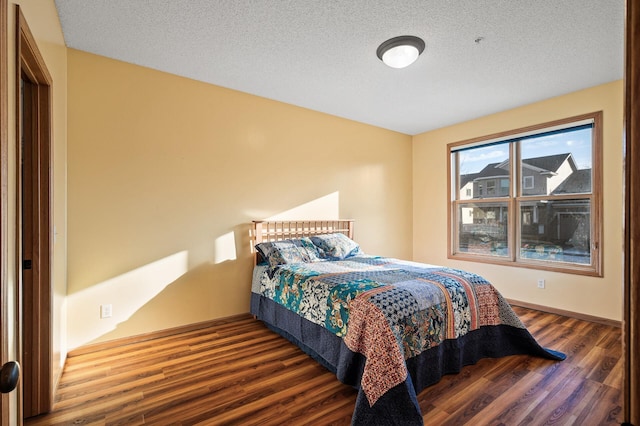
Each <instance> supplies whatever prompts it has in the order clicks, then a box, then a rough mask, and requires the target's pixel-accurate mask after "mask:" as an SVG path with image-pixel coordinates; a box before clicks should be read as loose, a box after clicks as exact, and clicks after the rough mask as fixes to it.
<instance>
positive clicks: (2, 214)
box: [0, 0, 15, 426]
mask: <svg viewBox="0 0 640 426" xmlns="http://www.w3.org/2000/svg"><path fill="white" fill-rule="evenodd" d="M8 35H9V30H8V5H7V0H0V253H1V254H0V311H1V312H0V334H1V335H2V338H0V341H1V342H0V365H4V363H5V362H8V361H11V360H10V359H9V337H8V336H9V327H10V324H14V322H15V321H13V319H12V318H10V317H9V312H8V309H7V307H8V306H9V300H8V297H9V294H8V286H9V284H8V276H9V273H8V270H7V267H8V265H9V256H8V248H9V245H8V243H9V232H8V231H9V227H8V223H9V219H8V218H9V215H8V210H9V191H8V181H9V179H8V176H9V172H8V170H9V160H8V156H9V135H8V131H9V114H8V109H9V80H8V72H9V63H8V56H9V55H8V48H7V47H8V41H7V38H8ZM0 398H1V401H0V425H1V426H6V425H8V424H9V423H10V420H11V416H10V408H11V407H10V403H9V395H7V394H0Z"/></svg>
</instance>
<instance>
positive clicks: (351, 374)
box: [251, 254, 564, 424]
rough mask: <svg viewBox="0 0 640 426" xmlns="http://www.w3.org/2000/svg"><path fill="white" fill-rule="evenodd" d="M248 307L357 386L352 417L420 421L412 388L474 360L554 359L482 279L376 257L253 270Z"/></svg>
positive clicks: (360, 420) (417, 388)
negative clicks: (518, 356)
mask: <svg viewBox="0 0 640 426" xmlns="http://www.w3.org/2000/svg"><path fill="white" fill-rule="evenodd" d="M251 311H252V313H253V314H254V315H256V316H257V318H258V319H262V320H264V321H265V322H267V323H268V324H269V325H270V326H272V328H273V329H274V330H276V331H278V332H280V333H281V334H283V335H284V336H285V337H287V338H289V339H290V340H292V341H294V343H296V344H298V345H300V346H301V347H302V348H303V349H304V350H305V351H307V353H310V354H311V355H312V356H314V358H316V359H318V360H319V361H320V362H321V363H323V364H324V365H325V366H326V367H327V368H329V369H331V370H332V371H334V372H336V374H338V378H340V379H341V380H342V381H343V382H345V383H348V384H352V385H354V386H356V387H357V388H358V389H359V397H358V402H357V404H356V409H355V411H354V416H353V423H354V424H356V423H357V424H368V423H369V424H370V422H371V421H372V420H375V421H376V424H380V421H381V420H383V419H384V418H385V416H387V417H388V418H387V420H385V421H383V422H382V424H422V416H421V414H420V408H419V406H418V403H417V397H416V395H417V393H418V392H419V391H420V390H421V389H422V388H424V387H426V386H428V385H429V384H432V383H434V382H435V381H437V380H438V379H439V378H440V377H441V376H442V375H443V374H448V373H451V372H457V371H459V370H460V368H461V367H462V366H463V365H467V364H470V363H475V362H476V361H477V360H478V359H480V358H483V357H495V356H505V355H511V354H515V353H529V354H532V355H538V356H544V357H547V358H551V359H558V360H559V359H564V355H563V354H561V353H558V352H554V351H550V350H546V349H544V348H541V347H540V346H539V345H538V344H537V343H536V342H535V340H534V339H533V338H532V337H531V335H530V334H529V333H528V331H527V330H526V328H525V326H524V325H523V323H522V322H521V321H520V320H519V318H518V317H517V316H516V315H515V313H514V312H513V310H512V309H511V307H510V306H509V304H508V303H507V302H506V301H505V300H504V298H503V297H502V296H501V295H500V293H499V292H498V291H497V290H496V289H495V288H494V287H493V286H492V285H491V284H490V283H489V282H487V281H486V280H485V279H483V278H482V277H480V276H478V275H476V274H473V273H470V272H465V271H462V270H457V269H451V268H445V267H436V266H431V265H425V264H419V263H414V262H407V261H400V260H397V259H390V258H383V257H379V256H369V255H364V254H360V255H357V256H353V257H349V258H347V259H344V260H336V261H319V262H308V263H291V264H281V265H276V266H269V267H263V268H262V269H259V270H258V272H257V273H254V284H253V294H252V303H251ZM296 317H299V318H300V319H296ZM319 329H323V330H322V331H319ZM308 336H315V337H313V338H309V337H308ZM327 342H331V344H328V343H327ZM328 347H329V349H327V348H328ZM331 351H334V353H331ZM336 354H339V355H336ZM447 357H453V358H454V359H455V362H452V360H450V359H447ZM427 360H430V361H429V362H427ZM429 363H435V364H434V365H431V366H430V365H429ZM429 369H430V370H431V371H429ZM423 370H427V371H423ZM399 407H403V408H401V409H400V411H399ZM380 416H382V417H380Z"/></svg>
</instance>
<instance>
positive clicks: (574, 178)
mask: <svg viewBox="0 0 640 426" xmlns="http://www.w3.org/2000/svg"><path fill="white" fill-rule="evenodd" d="M591 191H592V189H591V169H580V170H576V171H575V172H573V173H571V174H570V175H569V177H567V178H566V179H565V180H564V182H562V183H561V184H560V185H558V187H557V188H556V189H555V190H554V191H553V193H552V194H553V195H559V194H581V193H585V192H591Z"/></svg>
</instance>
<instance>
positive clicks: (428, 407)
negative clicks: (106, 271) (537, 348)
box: [25, 307, 623, 426]
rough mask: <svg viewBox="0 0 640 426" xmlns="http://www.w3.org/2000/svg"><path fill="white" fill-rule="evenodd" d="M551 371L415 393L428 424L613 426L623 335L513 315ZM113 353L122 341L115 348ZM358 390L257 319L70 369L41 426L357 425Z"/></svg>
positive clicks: (552, 317)
mask: <svg viewBox="0 0 640 426" xmlns="http://www.w3.org/2000/svg"><path fill="white" fill-rule="evenodd" d="M514 310H515V311H516V313H517V314H518V315H519V316H520V318H521V319H522V321H523V323H524V324H525V325H527V327H528V329H529V330H530V331H531V333H532V334H533V335H534V337H536V339H537V340H538V341H539V342H540V343H541V344H542V345H543V346H545V347H550V348H552V349H556V350H560V351H563V352H565V353H566V354H567V359H566V360H565V361H562V362H555V361H551V360H547V359H543V358H537V357H529V356H524V355H516V356H511V357H504V358H499V359H483V360H480V361H479V362H478V363H477V364H475V365H471V366H467V367H464V368H463V370H462V371H461V372H460V373H459V374H455V375H448V376H445V377H443V378H442V379H441V380H440V381H439V382H438V383H436V384H434V385H432V386H430V387H428V388H426V389H424V390H423V391H422V392H421V393H420V394H419V395H418V402H419V404H420V408H421V410H422V413H423V419H424V422H425V425H427V426H429V425H438V426H440V425H456V426H458V425H473V426H476V425H477V426H483V425H505V426H511V425H527V424H529V425H538V424H553V425H573V424H575V425H613V424H616V421H617V419H618V417H619V415H620V411H621V405H620V389H621V383H622V369H623V360H622V358H621V353H622V351H621V336H620V334H621V332H620V329H619V328H616V327H613V326H607V325H602V324H596V323H591V322H588V321H583V320H578V319H575V318H568V317H563V316H560V315H556V314H547V313H544V312H540V311H536V310H532V309H528V308H520V307H515V308H514ZM114 343H117V342H114ZM356 396H357V392H356V390H355V389H353V388H352V387H350V386H346V385H344V384H342V383H340V382H339V381H338V380H337V379H336V377H335V375H334V374H333V373H331V372H329V371H328V370H326V369H325V368H324V367H322V366H320V365H319V364H318V363H317V362H315V361H314V360H313V359H312V358H311V357H309V356H308V355H306V354H305V353H304V352H302V351H301V350H300V349H299V348H297V347H296V346H294V345H292V344H291V343H289V342H288V341H286V340H285V339H284V338H282V337H280V336H278V335H277V334H275V333H273V332H272V331H270V330H269V329H267V328H266V327H265V326H264V325H263V324H262V323H260V322H259V321H256V320H254V319H253V318H252V317H251V316H249V315H246V316H240V317H236V318H235V319H234V321H230V320H221V321H220V322H219V323H214V324H211V325H210V326H209V325H208V326H207V327H203V328H198V329H196V330H189V331H187V332H185V333H180V334H173V335H163V336H161V337H158V338H155V339H153V340H149V339H147V340H143V341H140V342H135V341H132V340H131V339H128V340H127V341H126V344H123V345H117V344H113V345H112V346H110V345H106V344H100V345H99V347H98V349H97V350H96V351H94V352H91V351H89V350H78V351H77V352H75V353H74V354H72V356H70V357H69V358H68V359H67V363H66V365H65V369H64V372H63V374H62V377H61V379H60V382H59V386H58V389H57V390H56V397H55V398H56V399H55V403H54V409H53V411H52V412H51V413H49V414H46V415H43V416H39V417H36V418H32V419H27V420H26V421H25V425H26V426H40V425H70V424H85V425H119V424H121V425H149V424H154V425H156V424H159V425H165V424H185V425H194V424H200V425H216V426H218V425H243V426H254V425H255V426H258V425H260V426H270V425H273V426H276V425H282V424H290V425H314V426H315V425H322V426H324V425H336V426H342V425H349V424H350V421H351V414H352V412H353V407H354V405H355V400H356Z"/></svg>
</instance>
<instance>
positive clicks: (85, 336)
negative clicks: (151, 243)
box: [67, 251, 189, 349]
mask: <svg viewBox="0 0 640 426" xmlns="http://www.w3.org/2000/svg"><path fill="white" fill-rule="evenodd" d="M188 257H189V256H188V252H187V251H181V252H178V253H175V254H173V255H171V256H167V257H165V258H163V259H160V260H157V261H155V262H152V263H149V264H147V265H144V266H141V267H140V268H137V269H134V270H132V271H129V272H127V273H124V274H122V275H120V276H117V277H114V278H111V279H109V280H106V281H103V282H101V283H98V284H96V285H93V286H91V287H89V288H87V289H85V290H82V291H80V292H78V293H74V294H71V295H69V296H68V298H67V302H68V348H69V349H74V348H77V347H79V346H82V345H84V344H87V343H90V342H92V341H93V340H95V339H96V338H98V337H100V336H102V335H104V334H106V333H107V332H109V331H112V330H115V329H116V327H117V326H118V324H119V323H121V322H124V321H126V320H127V319H129V318H130V317H131V316H132V315H133V314H134V313H135V312H136V311H137V310H138V309H140V308H141V307H142V306H144V305H145V304H146V303H147V302H149V301H150V300H151V299H153V298H154V297H155V296H156V295H158V294H159V293H160V292H162V290H164V288H165V287H167V286H168V285H169V284H171V283H172V282H174V281H175V280H177V279H178V278H179V277H181V276H182V275H184V274H185V273H186V272H187V268H188ZM102 305H111V317H108V318H101V306H102ZM165 314H166V315H170V312H166V313H165Z"/></svg>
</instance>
